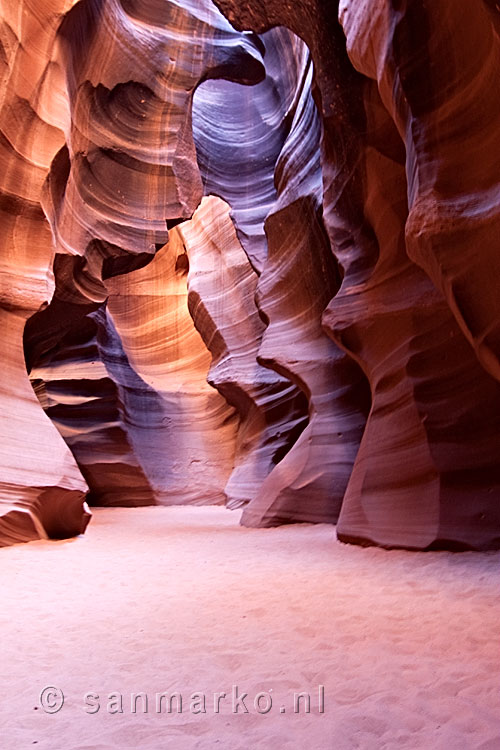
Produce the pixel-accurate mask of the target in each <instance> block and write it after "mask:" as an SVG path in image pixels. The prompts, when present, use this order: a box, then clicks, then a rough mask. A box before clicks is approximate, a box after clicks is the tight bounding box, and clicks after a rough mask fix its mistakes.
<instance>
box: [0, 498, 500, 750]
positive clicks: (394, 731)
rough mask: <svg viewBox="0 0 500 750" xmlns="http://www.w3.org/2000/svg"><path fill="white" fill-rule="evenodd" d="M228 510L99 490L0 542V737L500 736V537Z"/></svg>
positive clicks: (17, 742) (71, 743)
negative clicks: (273, 520)
mask: <svg viewBox="0 0 500 750" xmlns="http://www.w3.org/2000/svg"><path fill="white" fill-rule="evenodd" d="M238 518H239V515H238V513H231V512H229V511H226V510H225V509H223V508H213V507H208V508H207V507H205V508H192V507H191V508H138V509H132V510H128V509H102V510H97V511H96V512H95V514H94V518H93V521H92V523H91V525H90V526H89V528H88V530H87V533H86V535H85V536H83V537H81V538H78V539H75V540H71V541H65V542H34V543H31V544H27V545H20V546H16V547H10V548H4V549H0V585H1V591H2V598H1V602H2V604H1V608H0V624H1V641H0V652H1V665H2V690H1V695H0V700H1V703H0V737H1V747H2V749H3V750H26V748H31V747H37V748H40V750H42V748H43V749H44V750H45V749H47V750H110V749H114V748H116V749H117V750H128V749H129V748H134V750H135V748H140V750H164V749H167V750H170V749H172V750H191V749H193V750H194V749H195V748H196V749H198V748H201V749H202V750H205V748H221V749H222V750H249V749H250V748H252V749H253V748H269V749H271V748H272V749H273V750H281V749H283V750H285V749H288V748H289V749H290V750H297V748H308V750H309V749H310V750H323V748H325V749H326V748H332V749H333V748H335V749H337V750H354V749H355V748H362V749H365V748H366V750H378V748H394V749H395V748H398V750H401V748H411V750H416V749H417V748H418V749H420V748H422V749H424V748H425V749H426V750H437V749H438V748H442V749H443V750H450V749H451V748H453V750H465V749H466V748H475V749H476V748H477V749H478V750H479V749H481V750H498V748H500V553H484V554H483V553H479V554H478V553H465V554H453V553H446V552H433V553H410V552H403V551H390V552H387V551H384V550H380V549H361V548H357V547H351V546H346V545H343V544H339V543H336V542H335V530H334V528H332V527H331V526H326V525H321V526H311V525H295V526H287V527H282V528H278V529H256V530H254V529H244V528H242V527H240V526H238ZM47 688H51V689H47ZM173 693H178V694H179V695H178V696H174V695H172V694H173ZM217 693H226V696H225V697H223V696H221V695H219V696H217V695H216V696H215V698H214V694H217ZM298 693H306V694H308V695H309V698H310V705H309V712H307V708H308V705H307V703H308V697H307V695H303V696H301V697H298V696H297V694H298ZM134 694H135V697H134ZM137 694H141V695H137ZM245 694H246V695H245ZM63 695H64V703H63ZM179 697H180V700H181V701H182V703H181V706H179ZM61 704H62V705H61ZM169 707H171V709H172V711H171V712H170V713H169V712H168V711H167V710H166V709H167V708H169ZM134 708H135V711H134V710H133V709H134ZM179 708H181V709H182V710H181V711H179ZM216 709H218V711H216ZM295 709H298V711H296V710H295Z"/></svg>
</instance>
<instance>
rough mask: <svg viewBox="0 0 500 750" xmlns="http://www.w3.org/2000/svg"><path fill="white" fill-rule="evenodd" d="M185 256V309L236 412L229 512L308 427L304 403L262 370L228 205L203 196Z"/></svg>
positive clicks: (244, 262)
mask: <svg viewBox="0 0 500 750" xmlns="http://www.w3.org/2000/svg"><path fill="white" fill-rule="evenodd" d="M180 233H181V234H182V237H183V238H184V242H185V245H186V251H187V254H188V256H189V264H190V270H189V278H188V286H189V306H190V311H191V315H192V317H193V320H194V324H195V325H196V327H197V328H198V330H199V331H200V333H201V335H202V337H203V340H204V341H205V344H206V346H207V348H208V349H209V350H210V352H211V354H212V357H213V360H212V364H211V367H210V372H209V382H210V383H211V384H212V385H213V386H214V387H215V388H217V390H218V391H219V393H221V394H222V395H223V396H224V398H225V399H226V400H227V402H228V403H230V404H233V405H234V407H235V409H236V410H237V412H238V414H239V415H240V427H239V430H238V435H237V442H236V455H235V467H234V471H233V472H232V474H231V477H230V478H229V481H228V483H227V485H226V488H225V492H226V496H227V501H228V506H229V507H238V506H239V505H242V504H244V503H246V502H248V501H250V500H253V499H254V498H255V497H256V496H257V494H259V495H261V494H262V491H263V490H262V482H263V481H264V480H265V478H266V477H267V475H268V474H269V472H270V471H271V470H272V469H273V467H274V466H275V465H276V464H278V462H279V461H280V459H281V458H282V457H283V456H284V455H285V454H286V453H287V450H288V449H289V447H290V445H291V444H292V443H293V442H294V440H295V439H296V438H297V436H298V434H300V431H301V430H302V429H303V428H304V426H305V414H304V412H305V410H306V401H305V398H304V396H303V394H302V393H301V391H300V390H298V389H297V388H296V387H294V386H293V385H292V383H291V382H290V381H289V380H287V379H285V378H283V377H281V376H280V375H279V374H278V373H276V372H272V371H270V370H268V369H266V368H265V367H262V366H261V365H260V364H259V362H258V360H257V355H258V352H259V346H260V344H261V342H262V336H263V333H264V330H265V325H264V323H263V322H262V320H261V319H260V317H259V315H258V311H257V307H256V305H255V302H254V298H255V293H256V289H257V280H258V277H257V274H256V273H255V271H254V270H253V268H252V266H251V265H250V263H249V260H248V258H247V256H246V255H245V252H244V250H243V248H242V247H241V245H240V243H239V241H238V238H237V236H236V233H235V229H234V226H233V224H232V222H231V219H230V217H229V210H228V207H227V206H226V204H224V203H223V201H221V200H220V199H218V198H213V197H211V198H204V199H203V201H202V203H201V206H200V208H199V209H198V210H197V211H196V213H195V214H194V216H193V219H192V221H190V222H186V223H185V224H183V225H182V226H181V227H180Z"/></svg>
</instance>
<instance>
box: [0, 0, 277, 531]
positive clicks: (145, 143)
mask: <svg viewBox="0 0 500 750" xmlns="http://www.w3.org/2000/svg"><path fill="white" fill-rule="evenodd" d="M35 6H36V4H35V3H33V2H29V1H28V0H25V1H23V2H21V3H19V2H17V1H16V2H5V3H2V8H1V11H0V23H1V25H0V28H1V36H0V42H1V49H2V55H1V56H0V65H1V78H0V80H1V81H2V87H1V93H0V107H1V109H0V133H1V135H0V149H1V159H2V164H3V166H4V168H3V169H2V175H1V177H0V210H1V212H2V222H1V227H2V228H1V230H0V231H1V238H0V243H1V251H0V305H1V315H2V316H3V318H4V319H5V326H6V328H7V329H8V331H9V333H8V335H6V336H5V337H4V340H3V347H4V360H5V361H6V362H7V363H8V364H7V365H6V367H5V370H4V377H3V379H2V385H1V386H0V389H1V391H0V392H1V394H2V398H3V404H4V406H3V409H4V417H5V418H4V419H3V420H2V427H1V430H2V432H1V439H0V446H1V447H0V452H1V463H2V466H3V467H4V471H3V472H2V483H3V484H2V488H3V489H2V492H1V503H2V505H1V511H0V518H2V519H3V520H1V521H0V540H2V543H3V542H5V543H9V542H10V541H12V540H16V541H21V540H23V539H29V538H34V537H38V536H43V535H45V534H47V533H48V534H53V533H57V535H63V536H64V535H72V534H75V533H79V532H81V531H82V530H83V528H84V526H85V523H86V521H87V520H88V512H87V510H86V507H85V506H84V505H83V503H82V500H83V497H84V494H85V492H86V491H87V485H86V483H85V480H84V479H83V477H82V474H81V473H80V471H79V470H78V468H77V465H76V463H75V461H74V460H73V458H72V456H71V453H70V452H69V450H68V448H67V447H66V446H65V444H64V442H63V441H62V439H61V437H60V436H59V434H58V432H57V430H56V429H55V428H54V426H53V425H52V424H51V422H50V420H49V419H48V418H47V417H46V416H44V414H43V411H42V410H41V409H40V407H39V404H38V401H37V400H36V397H35V395H34V393H33V390H32V389H31V388H30V385H29V381H28V378H27V373H26V369H25V367H24V361H23V339H22V334H23V326H24V322H25V320H26V319H27V318H28V317H29V316H30V315H31V314H32V313H34V312H35V311H36V310H37V309H38V308H39V307H40V306H41V305H42V304H45V303H46V302H47V301H48V300H49V299H50V296H51V294H52V290H53V281H52V275H51V272H50V266H51V264H52V259H53V254H54V248H55V250H56V252H57V253H58V254H69V255H78V256H81V258H82V259H83V260H82V263H81V264H80V265H79V266H78V268H77V273H75V274H74V276H81V281H82V284H81V285H79V286H78V291H79V292H83V294H84V296H87V298H88V301H89V303H95V302H102V299H103V286H102V279H103V278H109V277H112V276H114V275H116V274H117V273H123V272H126V271H127V270H131V269H133V268H135V267H137V265H138V264H139V265H140V264H142V263H143V262H144V259H143V256H144V255H145V254H149V255H150V256H151V254H152V253H154V251H155V248H156V247H157V246H159V245H163V244H164V243H165V241H166V240H167V236H168V233H167V229H168V226H169V225H170V224H175V223H176V222H177V221H178V220H179V219H182V218H187V217H189V216H190V215H191V214H192V213H193V211H194V210H195V208H196V206H197V205H198V203H199V201H200V199H201V196H202V181H201V177H200V173H199V170H198V166H197V162H196V155H195V147H194V142H193V136H192V99H193V92H194V90H195V89H196V87H197V86H198V85H199V83H200V82H201V81H202V80H207V79H210V78H217V77H223V78H228V79H230V80H234V81H238V82H240V83H245V84H250V83H256V82H257V81H259V80H260V79H261V78H263V76H264V69H263V66H262V62H261V54H260V49H259V45H258V43H256V41H255V40H254V39H253V37H252V35H248V34H240V33H237V32H235V31H234V29H232V28H231V26H230V25H229V24H228V23H227V21H226V20H225V19H224V18H223V16H222V15H221V14H220V13H219V12H218V11H217V9H216V8H215V6H213V5H212V3H211V2H209V0H205V1H204V2H201V3H200V2H197V3H189V2H184V3H183V5H182V7H180V6H179V5H178V4H177V3H170V2H167V3H161V4H158V3H154V2H134V1H133V0H128V1H127V2H118V0H105V2H96V1H95V0H81V1H80V2H78V3H72V2H68V1H66V2H63V0H60V1H59V2H58V1H57V0H56V2H53V3H51V6H50V9H48V8H47V9H44V8H41V7H39V6H36V7H35ZM42 207H43V208H42ZM46 217H47V218H48V220H49V223H50V228H49V223H47V219H46ZM50 230H52V231H50ZM33 238H36V240H35V241H34V239H33ZM105 291H106V290H105V289H104V293H105ZM77 304H78V303H77ZM67 312H68V309H66V308H65V309H64V312H63V311H62V310H61V314H63V315H66V313H67ZM71 312H72V313H73V312H74V310H73V311H71ZM80 312H81V311H80ZM84 317H85V316H84ZM42 320H43V319H42ZM82 325H83V326H84V327H85V326H86V325H87V322H84V323H82ZM76 333H77V339H78V332H76ZM35 338H36V336H35ZM43 338H44V337H43V336H42V339H43ZM80 343H81V342H80ZM64 345H68V346H70V347H71V346H72V344H71V341H66V342H65V344H64ZM85 356H86V355H84V356H83V359H82V362H83V363H84V362H85ZM29 358H30V352H28V359H29ZM62 359H63V360H64V359H65V356H64V355H63V356H62ZM82 362H81V363H82ZM81 363H80V364H81ZM78 377H79V376H78V374H77V373H76V372H75V373H74V376H73V380H74V381H75V380H77V379H78ZM98 379H99V378H98ZM95 384H96V383H95V382H94V385H95ZM100 386H102V388H101V390H100V393H99V394H98V399H104V400H106V388H107V386H109V383H108V384H107V385H105V382H104V381H103V382H102V383H101V384H100ZM47 387H48V386H47ZM54 388H55V384H53V385H52V391H54ZM78 388H79V386H77V385H76V383H75V384H74V388H73V386H71V387H70V388H69V391H70V393H66V394H62V393H60V394H59V395H58V396H57V397H56V402H58V400H59V398H63V399H64V400H66V401H67V400H68V398H70V400H71V398H78V394H79V390H78ZM49 390H50V389H49ZM46 395H47V394H46ZM79 395H80V397H81V398H82V399H86V398H87V396H88V394H82V393H80V394H79ZM113 398H114V397H113ZM101 406H102V407H103V411H102V415H103V417H104V415H105V414H106V407H105V404H101ZM50 408H53V409H56V410H57V409H58V408H59V407H58V406H57V403H53V404H52V406H51V407H50ZM89 408H90V407H88V408H87V411H86V415H87V417H88V416H89ZM63 411H64V408H63ZM58 414H59V416H60V414H61V412H60V410H59V412H58ZM108 416H109V415H108ZM115 416H116V415H113V420H114V418H115ZM87 417H86V426H87V427H89V425H90V422H89V421H88V420H87ZM100 419H101V416H99V417H98V418H97V421H100ZM27 425H29V432H31V433H34V434H35V435H36V440H33V441H30V442H29V445H28V444H27V440H26V433H27V430H26V426H27ZM59 426H61V423H60V425H59ZM109 429H111V427H109ZM107 430H108V427H104V426H102V430H101V429H100V428H99V429H97V432H96V433H95V437H97V434H99V435H100V437H99V440H97V443H98V444H100V446H102V442H103V441H104V442H106V439H107V438H106V439H105V438H104V437H103V436H104V434H105V433H106V431H107ZM91 431H92V430H91ZM108 436H109V433H108ZM99 441H100V443H99ZM120 441H122V437H120V438H117V443H118V444H119V443H120ZM83 442H84V439H83V436H82V439H81V440H80V441H79V440H78V439H77V440H76V443H75V445H74V446H72V447H75V446H76V444H78V443H79V444H80V447H82V445H83ZM116 447H117V446H116V445H115V446H114V447H113V450H112V451H111V453H113V451H115V452H116ZM122 449H123V450H122V456H123V457H125V456H126V455H127V449H126V446H125V445H122ZM75 450H76V448H75ZM106 450H108V449H106ZM106 450H105V451H104V452H103V454H102V455H105V454H106ZM120 450H121V449H120ZM123 451H125V453H123ZM76 452H78V451H77V450H76ZM96 452H97V453H99V450H98V449H97V447H96ZM118 452H119V451H118ZM108 453H110V451H109V450H108ZM102 455H101V456H100V458H99V459H98V460H97V462H95V460H94V459H92V458H91V457H90V456H87V459H85V461H86V462H87V463H86V464H84V463H83V462H82V469H84V466H85V465H86V466H87V469H88V467H89V466H90V463H89V461H90V462H92V461H94V468H95V464H96V463H99V461H100V460H101V459H102ZM21 456H23V458H22V459H20V457H21ZM115 465H116V466H117V465H118V464H115ZM84 473H87V474H88V471H87V472H84ZM88 475H89V478H90V474H88ZM96 481H97V480H96ZM93 484H94V485H95V486H96V487H97V488H100V490H103V491H104V494H105V490H104V488H103V486H102V481H101V480H99V481H97V484H96V482H94V481H93ZM108 489H109V487H108ZM101 494H102V493H101ZM64 497H67V501H68V502H67V509H66V510H65V511H64V512H60V513H59V515H60V518H61V520H60V525H59V527H58V526H57V524H54V523H53V522H52V521H51V519H50V513H51V508H52V506H53V505H54V506H55V505H57V506H58V508H61V507H62V506H63V505H64ZM52 498H53V499H52ZM75 498H76V499H75ZM58 512H59V511H58ZM42 516H43V518H42ZM40 519H41V520H40ZM4 525H5V531H3V529H4ZM16 529H18V530H17V531H16Z"/></svg>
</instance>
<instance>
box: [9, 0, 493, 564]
mask: <svg viewBox="0 0 500 750" xmlns="http://www.w3.org/2000/svg"><path fill="white" fill-rule="evenodd" d="M216 6H217V7H216ZM218 8H219V9H220V10H218ZM220 11H222V12H220ZM223 14H225V16H226V17H224V15H223ZM0 20H1V22H2V25H1V27H0V29H1V33H0V42H1V49H2V55H1V56H0V66H1V71H2V72H1V76H0V81H1V86H0V154H1V159H2V166H3V169H2V171H1V172H0V212H1V219H2V221H1V223H0V317H1V319H2V322H3V324H4V336H3V338H2V343H1V344H0V346H1V347H3V350H2V353H3V361H4V363H5V364H4V373H3V374H2V380H1V382H0V399H1V407H2V410H3V417H4V418H3V419H2V423H1V426H0V466H1V468H2V474H1V476H0V482H1V484H0V544H9V543H12V542H16V541H26V540H29V539H34V538H39V537H43V536H56V537H57V536H70V535H72V534H77V533H80V532H81V531H83V529H84V528H85V525H86V523H87V521H88V519H89V513H88V509H87V507H86V505H85V504H84V499H85V494H86V493H87V491H88V499H89V501H90V502H91V503H94V504H97V505H98V504H106V505H125V506H127V505H128V506H134V505H145V504H170V503H226V504H227V505H228V506H229V507H231V508H236V507H243V515H242V523H244V524H246V525H250V526H272V525H277V524H280V523H290V522H297V521H310V522H331V523H335V522H337V521H338V536H339V538H340V539H341V540H343V541H347V542H356V543H361V544H378V545H381V546H385V547H407V548H412V549H429V548H436V547H451V548H456V549H462V548H472V549H485V548H492V547H498V546H499V545H500V504H499V503H498V496H499V492H500V461H499V459H498V445H500V439H499V438H500V383H499V380H500V368H499V364H498V361H499V360H498V357H499V351H500V349H499V346H500V340H499V339H500V336H499V331H498V325H499V320H500V309H499V305H500V302H499V295H498V289H499V288H500V285H499V277H500V265H499V260H498V257H499V256H498V252H497V243H498V236H499V232H498V227H497V223H498V216H499V208H498V205H499V202H498V190H499V189H498V174H499V173H500V171H499V164H498V162H499V160H500V149H499V146H498V140H497V139H498V137H499V136H498V132H499V128H498V126H499V112H500V110H499V107H500V104H499V103H498V97H495V96H494V95H493V94H492V92H494V91H495V83H496V81H497V79H498V75H499V72H500V71H499V67H500V50H499V29H500V14H499V13H498V9H497V8H496V6H495V4H494V3H493V2H491V3H490V2H488V3H485V2H483V0H473V1H472V2H471V3H468V4H467V8H464V7H462V6H461V5H460V4H459V3H449V2H446V0H436V2H433V3H432V4H429V3H424V2H423V1H422V0H407V1H406V2H402V3H398V4H396V3H394V2H389V0H376V2H368V1H366V2H365V1H364V0H361V1H360V2H353V1H352V0H342V1H341V2H340V3H334V4H333V5H332V3H330V2H328V3H327V2H326V1H325V0H297V2H295V3H283V2H279V1H278V0H266V1H265V2H264V0H244V2H240V1H239V0H238V1H237V0H216V3H215V4H213V3H212V2H211V1H210V0H198V1H197V2H190V0H175V2H174V0H143V1H142V2H141V0H126V1H125V0H122V1H121V2H118V0H103V1H102V2H101V1H98V0H80V2H77V3H71V2H62V0H54V1H53V2H51V4H50V7H49V6H47V7H45V6H43V5H40V3H35V2H34V0H32V1H31V2H27V1H26V0H24V1H23V2H18V1H17V0H16V2H14V1H12V2H9V1H8V0H6V2H4V3H3V4H2V7H1V9H0ZM229 22H231V24H233V26H231V25H230V23H229ZM256 33H258V34H259V35H260V36H259V37H257V36H256ZM241 84H245V85H241ZM203 196H205V197H203ZM26 321H27V322H26ZM23 346H24V353H25V361H24V358H23ZM25 362H26V365H25ZM26 368H27V369H28V371H29V378H30V379H31V386H30V381H29V379H28V376H27V373H26ZM35 394H36V395H35ZM37 397H38V399H37ZM44 411H45V414H44Z"/></svg>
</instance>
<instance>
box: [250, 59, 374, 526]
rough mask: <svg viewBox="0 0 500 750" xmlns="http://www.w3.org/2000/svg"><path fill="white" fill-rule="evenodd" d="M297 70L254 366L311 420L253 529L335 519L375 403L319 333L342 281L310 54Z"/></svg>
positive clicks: (253, 508)
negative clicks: (302, 401) (327, 202)
mask: <svg viewBox="0 0 500 750" xmlns="http://www.w3.org/2000/svg"><path fill="white" fill-rule="evenodd" d="M301 73H302V75H301V77H300V78H299V82H298V85H297V88H296V98H295V101H294V102H293V103H292V106H291V107H290V109H289V113H288V117H289V120H290V122H291V127H290V130H289V133H288V136H287V139H286V141H285V143H284V145H283V149H282V151H281V153H280V155H279V157H278V160H277V164H276V170H275V182H276V187H277V195H278V197H277V201H276V203H275V205H274V207H273V210H272V211H271V213H270V215H269V216H268V218H267V220H266V223H265V229H266V235H267V239H268V245H269V253H268V258H267V261H266V263H265V264H264V267H263V270H262V275H261V277H260V280H259V284H258V293H257V300H258V305H259V309H260V311H261V313H262V314H263V315H264V317H265V318H266V320H268V321H269V325H268V327H267V329H266V331H265V334H264V337H263V341H262V343H261V346H260V349H259V356H258V360H259V362H261V363H263V364H265V365H266V366H267V367H271V368H272V369H274V370H276V371H277V372H280V373H281V374H283V375H285V376H286V377H288V378H290V380H291V381H292V382H295V383H296V384H297V386H298V387H300V388H301V390H302V391H303V392H304V394H305V396H306V397H307V400H308V412H309V422H308V425H307V427H306V429H305V430H304V431H303V432H302V434H301V435H300V437H299V439H298V440H297V442H296V443H295V444H294V445H293V446H292V447H291V449H290V451H289V452H288V453H287V454H286V456H284V458H283V459H282V461H281V462H280V463H279V464H278V465H277V466H276V468H275V469H274V470H273V472H272V473H271V474H270V475H269V477H268V478H267V480H266V481H265V482H264V484H263V485H262V488H261V491H260V492H259V494H258V496H257V497H256V499H255V500H254V502H253V503H251V504H250V505H249V507H248V508H247V509H246V510H245V512H244V514H243V517H242V523H244V524H246V525H252V526H262V525H266V526H271V525H277V524H279V523H286V522H290V521H308V522H336V521H337V519H338V516H339V511H340V507H341V504H342V499H343V496H344V492H345V489H346V486H347V482H348V480H349V477H350V474H351V471H352V466H353V463H354V459H355V457H356V453H357V451H358V447H359V442H360V439H361V435H362V431H363V427H364V424H365V420H366V411H367V406H368V404H369V394H368V392H367V387H366V382H365V381H364V378H363V376H362V374H361V371H360V370H359V367H358V366H357V365H356V363H355V362H353V361H352V360H351V359H349V357H347V355H346V354H345V353H344V352H343V351H342V350H340V349H339V348H338V347H337V345H336V344H335V343H333V342H332V341H331V340H330V339H329V338H328V337H327V336H326V334H325V333H324V331H323V330H322V327H321V317H322V313H323V310H324V308H325V307H326V305H327V304H328V302H329V301H330V299H331V297H332V296H333V295H334V294H335V292H336V290H337V289H338V286H339V283H340V276H339V269H338V267H337V264H336V262H335V260H334V257H333V255H332V252H331V249H330V244H329V242H328V237H327V235H326V232H325V229H324V226H323V221H322V209H321V202H322V181H321V177H322V175H321V167H320V160H319V142H320V134H321V130H320V122H319V117H318V114H317V110H316V107H315V105H314V102H313V99H312V95H311V79H312V64H311V60H310V57H309V55H307V56H305V57H304V59H303V67H302V71H301ZM325 458H326V460H325Z"/></svg>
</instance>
